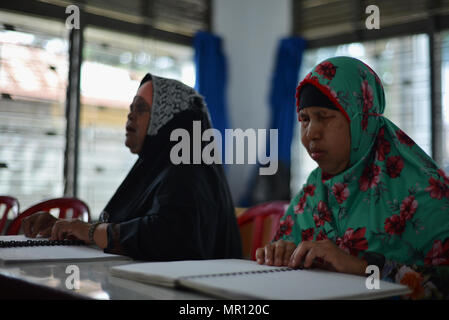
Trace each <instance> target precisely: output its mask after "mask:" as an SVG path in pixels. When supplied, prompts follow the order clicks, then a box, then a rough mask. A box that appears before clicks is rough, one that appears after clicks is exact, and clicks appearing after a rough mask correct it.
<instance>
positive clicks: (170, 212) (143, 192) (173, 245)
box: [24, 74, 241, 261]
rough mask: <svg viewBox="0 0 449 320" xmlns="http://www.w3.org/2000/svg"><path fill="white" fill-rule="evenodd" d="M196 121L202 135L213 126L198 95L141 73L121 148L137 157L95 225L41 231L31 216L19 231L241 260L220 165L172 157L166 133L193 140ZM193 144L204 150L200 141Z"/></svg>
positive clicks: (136, 253) (159, 254)
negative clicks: (181, 133)
mask: <svg viewBox="0 0 449 320" xmlns="http://www.w3.org/2000/svg"><path fill="white" fill-rule="evenodd" d="M194 121H199V122H200V123H201V133H203V132H204V131H205V130H207V129H210V128H211V122H210V117H209V114H208V111H207V108H206V106H205V104H204V101H203V98H202V97H201V96H200V95H199V94H198V93H197V92H196V91H195V90H193V89H192V88H190V87H188V86H186V85H184V84H182V83H181V82H178V81H175V80H170V79H164V78H160V77H156V76H153V75H150V74H147V75H146V76H145V78H144V79H143V80H142V82H141V84H140V87H139V90H138V91H137V94H136V96H135V98H134V100H133V103H132V104H131V106H130V112H129V114H128V121H127V124H126V132H127V133H126V141H125V144H126V146H127V147H128V148H129V149H130V150H131V152H133V153H136V154H138V155H139V158H138V160H137V161H136V163H135V164H134V166H133V167H132V169H131V171H130V172H129V173H128V175H127V177H126V178H125V180H124V181H123V182H122V184H121V185H120V186H119V188H118V189H117V191H116V192H115V194H114V196H113V197H112V199H111V200H110V201H109V203H108V204H107V205H106V207H105V209H104V211H103V212H102V214H101V216H100V221H99V222H98V223H96V224H93V225H89V224H86V223H84V222H81V221H79V220H76V221H67V220H63V221H62V220H58V221H56V223H55V222H53V223H47V224H46V226H47V228H46V230H41V231H40V232H39V231H36V230H34V231H32V230H31V229H33V228H32V227H29V226H30V225H34V226H35V228H34V229H39V228H37V225H38V222H37V221H36V220H38V219H36V218H34V222H33V221H31V222H29V223H28V226H27V227H26V228H24V230H25V231H27V230H28V235H29V236H33V235H34V236H35V235H36V234H37V233H38V232H39V233H41V234H44V235H45V232H47V235H49V229H51V237H52V238H53V239H62V238H65V237H68V236H75V237H76V238H79V239H81V240H84V241H86V242H87V243H92V242H94V243H95V244H96V245H98V246H99V247H100V248H103V249H105V251H107V252H113V253H120V254H125V255H128V256H130V257H132V258H135V259H141V260H153V261H157V260H186V259H218V258H240V257H241V243H240V233H239V230H238V226H237V222H236V218H235V214H234V205H233V201H232V198H231V194H230V191H229V187H228V184H227V180H226V177H225V175H224V171H223V168H222V166H221V165H220V164H215V163H212V164H205V163H203V162H201V163H200V164H192V163H193V161H190V163H191V164H179V165H175V164H173V163H172V161H171V160H170V151H171V149H172V148H173V146H174V145H175V144H177V142H176V141H170V135H171V133H172V132H173V130H176V129H184V130H186V131H187V132H188V133H189V134H190V137H194V135H193V132H192V131H193V123H194ZM193 143H194V142H193V141H191V147H192V145H193ZM197 143H199V144H201V150H202V149H203V147H204V145H205V142H203V141H201V142H197ZM192 149H193V148H191V149H190V150H192ZM190 154H191V158H193V157H194V155H193V152H190ZM39 224H40V225H43V224H44V223H39ZM24 227H25V226H24Z"/></svg>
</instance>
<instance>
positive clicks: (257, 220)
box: [237, 201, 289, 260]
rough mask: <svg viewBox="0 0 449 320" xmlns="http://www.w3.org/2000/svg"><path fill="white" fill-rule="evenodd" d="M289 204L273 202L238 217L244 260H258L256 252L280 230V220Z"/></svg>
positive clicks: (260, 205)
mask: <svg viewBox="0 0 449 320" xmlns="http://www.w3.org/2000/svg"><path fill="white" fill-rule="evenodd" d="M288 205H289V203H288V202H287V201H273V202H267V203H262V204H259V205H256V206H254V207H251V208H249V209H248V210H246V211H245V212H243V213H242V214H240V215H239V216H238V217H237V222H238V225H239V229H240V235H241V237H242V251H243V258H245V259H251V260H256V250H257V249H258V248H261V247H263V246H265V245H266V244H267V243H269V242H270V241H271V240H272V239H273V237H274V235H275V234H276V231H277V230H278V228H279V219H280V218H281V217H282V216H283V215H284V213H285V211H286V210H287V207H288Z"/></svg>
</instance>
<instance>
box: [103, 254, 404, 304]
mask: <svg viewBox="0 0 449 320" xmlns="http://www.w3.org/2000/svg"><path fill="white" fill-rule="evenodd" d="M110 272H111V275H112V276H114V277H122V278H126V279H129V280H134V281H138V282H144V283H149V284H155V285H162V286H169V287H179V288H188V289H192V290H196V291H199V292H202V293H206V294H209V295H212V296H214V297H218V298H225V299H270V300H274V299H281V300H299V299H379V298H386V297H391V296H398V295H403V294H407V293H410V290H409V288H408V287H406V286H402V285H398V284H394V283H389V282H385V281H379V286H378V289H368V287H369V286H367V284H366V282H367V278H365V277H361V276H355V275H349V274H343V273H336V272H330V271H325V270H305V269H302V270H295V269H290V268H286V267H273V266H266V265H259V264H257V263H256V262H255V261H250V260H240V259H218V260H189V261H174V262H144V263H133V264H127V265H122V266H115V267H112V268H111V269H110Z"/></svg>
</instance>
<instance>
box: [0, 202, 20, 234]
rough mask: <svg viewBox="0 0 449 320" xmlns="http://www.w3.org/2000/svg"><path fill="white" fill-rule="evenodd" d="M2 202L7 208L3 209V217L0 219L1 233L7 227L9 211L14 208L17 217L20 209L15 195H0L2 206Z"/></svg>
mask: <svg viewBox="0 0 449 320" xmlns="http://www.w3.org/2000/svg"><path fill="white" fill-rule="evenodd" d="M2 204H3V205H5V210H4V211H3V217H2V218H1V220H0V234H1V233H2V231H3V228H4V227H5V224H6V220H7V219H8V213H9V211H10V210H12V212H13V213H14V217H16V216H17V215H18V214H19V210H20V205H19V201H18V200H17V199H16V198H14V197H10V196H0V207H1V205H2Z"/></svg>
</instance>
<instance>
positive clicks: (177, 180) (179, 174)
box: [161, 164, 217, 192]
mask: <svg viewBox="0 0 449 320" xmlns="http://www.w3.org/2000/svg"><path fill="white" fill-rule="evenodd" d="M215 180H217V179H216V175H215V173H214V171H213V168H210V167H208V166H202V165H189V164H180V165H169V166H168V167H167V168H166V169H165V170H164V171H163V172H162V173H161V185H162V186H167V185H169V186H170V187H172V188H190V189H191V188H198V187H200V186H207V185H213V184H216V183H217V181H215ZM214 181H215V182H214ZM186 191H187V190H186ZM191 191H192V192H193V191H195V190H191ZM187 192H188V191H187Z"/></svg>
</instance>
